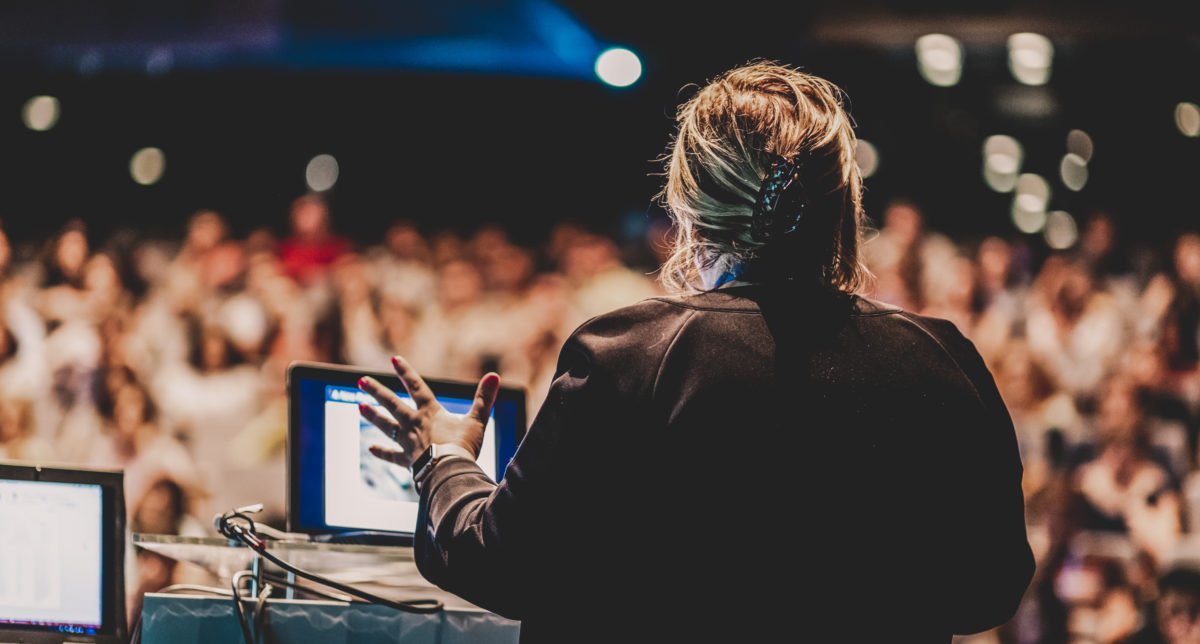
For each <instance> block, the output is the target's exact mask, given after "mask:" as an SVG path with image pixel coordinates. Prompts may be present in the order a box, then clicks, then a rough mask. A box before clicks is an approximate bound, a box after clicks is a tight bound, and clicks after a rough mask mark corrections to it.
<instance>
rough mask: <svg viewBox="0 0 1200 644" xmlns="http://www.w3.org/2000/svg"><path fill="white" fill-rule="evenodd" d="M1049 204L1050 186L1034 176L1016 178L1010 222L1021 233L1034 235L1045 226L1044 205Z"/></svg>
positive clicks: (1026, 175)
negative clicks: (1011, 221)
mask: <svg viewBox="0 0 1200 644" xmlns="http://www.w3.org/2000/svg"><path fill="white" fill-rule="evenodd" d="M1049 202H1050V184H1048V183H1046V180H1045V179H1043V178H1042V177H1040V176H1038V175H1036V174H1023V175H1021V176H1019V177H1017V186H1016V196H1015V197H1014V198H1013V205H1012V220H1013V223H1014V224H1015V225H1016V226H1017V229H1018V230H1020V231H1021V232H1023V233H1036V232H1038V231H1040V230H1041V229H1042V227H1043V226H1045V225H1046V204H1047V203H1049Z"/></svg>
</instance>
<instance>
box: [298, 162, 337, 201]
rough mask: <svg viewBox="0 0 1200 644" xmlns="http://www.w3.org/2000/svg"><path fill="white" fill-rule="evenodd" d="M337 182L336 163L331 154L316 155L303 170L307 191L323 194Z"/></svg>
mask: <svg viewBox="0 0 1200 644" xmlns="http://www.w3.org/2000/svg"><path fill="white" fill-rule="evenodd" d="M337 180H338V162H337V159H335V158H333V155H331V154H318V155H317V156H315V157H313V158H312V159H311V160H310V161H309V162H308V166H307V167H306V168H305V169H304V181H305V183H307V184H308V188H309V190H313V191H316V192H325V191H326V190H329V189H330V188H332V187H333V186H334V184H336V183H337Z"/></svg>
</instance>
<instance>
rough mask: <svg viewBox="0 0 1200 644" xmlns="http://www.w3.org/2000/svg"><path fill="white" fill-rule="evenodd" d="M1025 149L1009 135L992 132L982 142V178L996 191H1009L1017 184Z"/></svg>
mask: <svg viewBox="0 0 1200 644" xmlns="http://www.w3.org/2000/svg"><path fill="white" fill-rule="evenodd" d="M1024 156H1025V150H1024V149H1023V148H1022V147H1021V143H1020V142H1019V141H1017V140H1016V139H1014V138H1012V137H1011V136H1007V135H1004V134H994V135H992V136H989V137H988V138H987V140H985V141H984V142H983V180H984V181H985V182H987V184H988V187H989V188H991V189H992V190H995V191H996V192H1011V191H1012V189H1013V188H1015V187H1016V185H1017V173H1018V172H1020V171H1021V162H1022V160H1023V159H1024Z"/></svg>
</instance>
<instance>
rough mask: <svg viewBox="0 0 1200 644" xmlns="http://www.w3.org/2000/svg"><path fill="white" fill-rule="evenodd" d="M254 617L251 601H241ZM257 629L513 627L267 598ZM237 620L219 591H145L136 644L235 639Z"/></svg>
mask: <svg viewBox="0 0 1200 644" xmlns="http://www.w3.org/2000/svg"><path fill="white" fill-rule="evenodd" d="M244 606H245V607H246V611H247V617H248V618H249V619H250V620H254V618H255V615H254V602H252V601H248V602H244ZM266 611H267V616H266V620H265V624H264V631H265V636H264V637H262V638H261V639H260V640H259V641H261V642H272V643H275V644H301V643H304V644H308V643H311V642H321V643H322V644H343V643H344V644H385V643H386V644H481V643H487V644H492V643H495V644H517V640H518V639H520V626H519V624H518V623H517V622H513V621H510V620H507V619H504V618H503V617H500V616H498V615H496V614H494V613H489V612H487V611H484V610H480V609H462V608H448V609H446V610H444V611H442V612H440V613H432V614H427V615H423V614H417V613H402V612H400V611H397V610H395V609H392V608H388V607H386V606H376V605H373V604H358V603H354V604H348V603H343V602H331V601H307V600H287V599H279V600H270V601H268V602H267V605H266ZM242 639H243V638H242V631H241V626H240V625H239V624H238V618H237V615H236V614H235V613H234V608H233V600H232V599H230V598H225V597H203V596H196V595H177V594H170V595H163V594H156V593H147V594H146V599H145V603H144V605H143V608H142V642H143V644H210V643H215V642H219V643H221V644H225V643H231V644H238V643H240V642H241V641H242Z"/></svg>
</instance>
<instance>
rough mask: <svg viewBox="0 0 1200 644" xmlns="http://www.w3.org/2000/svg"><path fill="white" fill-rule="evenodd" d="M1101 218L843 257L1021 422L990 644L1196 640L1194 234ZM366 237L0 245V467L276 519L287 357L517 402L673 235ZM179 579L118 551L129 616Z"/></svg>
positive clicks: (316, 233)
mask: <svg viewBox="0 0 1200 644" xmlns="http://www.w3.org/2000/svg"><path fill="white" fill-rule="evenodd" d="M1116 224H1117V222H1116V220H1115V219H1114V218H1113V217H1112V216H1110V215H1107V214H1105V213H1097V214H1095V215H1094V216H1092V217H1091V218H1090V219H1088V220H1087V221H1086V223H1085V225H1084V226H1083V230H1082V233H1081V236H1080V240H1079V243H1078V244H1076V246H1075V248H1074V249H1072V250H1069V251H1063V252H1055V253H1048V252H1046V251H1044V250H1043V247H1042V246H1041V245H1040V242H1038V243H1033V242H1031V241H1030V238H1027V237H1013V238H1009V239H1005V238H1000V237H988V238H985V239H976V240H951V239H949V238H947V237H945V236H943V235H941V234H938V233H936V232H933V231H930V230H927V229H926V227H925V226H924V223H923V219H922V216H921V214H920V212H919V210H918V209H917V208H916V207H915V206H913V205H911V204H907V203H900V202H898V203H893V204H892V205H890V206H889V207H888V208H887V209H886V211H885V212H884V213H883V214H882V216H881V217H880V226H879V230H878V234H877V235H876V236H875V238H874V239H873V240H872V241H870V242H869V243H868V245H867V247H866V254H867V261H868V264H869V266H870V268H871V270H872V272H873V273H874V275H875V281H874V284H873V286H872V289H871V291H870V292H869V293H868V295H869V296H871V297H874V298H876V299H879V300H882V301H884V302H887V303H891V304H894V305H897V306H901V307H903V308H905V309H907V310H910V311H914V312H918V313H921V314H923V315H929V316H934V317H939V318H945V319H948V320H951V321H953V322H954V323H955V324H956V325H957V326H958V327H959V329H960V330H961V331H962V332H963V333H964V334H965V335H966V336H967V337H968V338H970V339H971V340H972V341H973V342H974V343H975V345H976V347H977V348H978V349H979V351H980V353H981V354H982V355H983V357H984V359H985V361H986V362H987V364H988V366H989V367H990V368H991V370H992V373H993V374H994V376H995V378H996V381H997V384H998V385H999V388H1000V391H1001V393H1002V395H1003V396H1004V399H1005V401H1006V403H1007V405H1008V407H1009V411H1010V413H1011V415H1012V418H1013V421H1014V425H1015V427H1016V431H1017V438H1018V442H1019V445H1020V448H1021V452H1022V458H1023V461H1024V464H1025V478H1024V488H1025V495H1026V506H1027V515H1028V527H1029V535H1030V541H1031V543H1032V544H1033V546H1034V551H1035V554H1036V556H1037V558H1038V572H1037V575H1036V577H1035V579H1034V582H1033V585H1032V586H1031V587H1030V589H1029V592H1028V593H1027V595H1026V599H1025V601H1024V602H1023V604H1022V607H1021V609H1020V610H1019V611H1018V614H1017V616H1016V618H1014V619H1013V620H1012V621H1011V622H1010V623H1009V624H1007V625H1006V626H1004V627H1002V628H1001V629H998V630H997V631H996V632H994V633H990V634H987V635H986V636H985V637H986V638H987V639H988V640H990V641H1012V642H1067V641H1073V640H1079V641H1093V642H1127V641H1128V642H1134V641H1137V642H1189V641H1197V642H1200V619H1197V615H1198V614H1200V474H1198V472H1200V465H1198V463H1200V454H1198V451H1200V440H1198V437H1200V369H1198V368H1197V362H1198V359H1200V353H1198V344H1200V235H1197V234H1195V233H1191V232H1188V233H1182V234H1179V235H1177V236H1176V237H1175V238H1174V239H1164V240H1159V243H1160V244H1162V248H1161V249H1158V248H1146V249H1138V248H1131V247H1129V246H1128V245H1127V244H1126V243H1124V240H1122V239H1121V238H1120V236H1119V231H1118V228H1117V225H1116ZM379 233H380V235H381V243H378V244H375V245H369V246H357V245H355V244H353V243H352V242H351V241H349V240H347V239H345V238H343V237H340V236H338V235H337V234H335V233H334V232H333V231H332V228H331V221H330V216H329V210H328V207H327V205H326V204H325V202H324V201H323V200H322V199H321V198H320V197H319V196H315V195H307V196H304V197H301V198H299V199H297V200H296V202H295V203H294V204H293V206H292V210H291V232H290V234H289V235H288V236H287V237H285V238H282V239H278V238H276V237H275V236H274V235H272V234H271V233H270V232H269V231H267V230H257V231H255V232H252V233H250V234H249V235H247V236H246V237H245V238H243V239H235V238H233V237H232V236H231V233H230V229H229V226H228V224H227V222H226V221H225V220H224V219H223V217H222V216H221V215H220V214H219V213H216V212H213V211H201V212H198V213H196V214H194V215H193V216H192V218H191V219H190V220H189V223H188V226H187V231H186V234H185V236H184V238H183V240H182V241H178V240H174V241H173V240H151V239H139V238H137V237H136V236H134V235H131V234H118V235H116V236H114V237H113V238H111V239H109V240H106V241H105V242H104V243H103V244H100V245H96V244H95V242H96V240H94V239H91V238H89V236H88V234H87V230H86V228H85V224H84V222H79V221H73V222H71V223H69V224H68V225H67V226H66V227H64V228H63V229H62V230H61V232H60V233H59V234H58V235H56V236H55V237H54V238H53V239H52V240H50V241H49V242H48V243H47V244H46V245H45V246H44V247H37V248H34V247H31V246H28V245H24V246H23V245H21V244H11V245H10V240H9V239H8V238H7V236H5V235H4V233H3V229H2V228H0V460H3V459H12V460H24V461H37V462H43V463H49V462H54V463H67V464H77V465H82V466H88V467H97V468H114V469H123V470H124V471H125V479H126V497H127V512H128V517H129V524H130V528H131V530H132V531H133V532H146V533H156V534H184V535H194V536H202V535H208V534H210V532H211V528H209V527H207V526H206V524H207V523H208V522H207V521H206V520H205V519H206V518H207V517H211V516H212V515H213V513H215V512H220V511H223V510H225V509H228V508H231V507H235V506H239V505H246V504H249V503H255V502H262V503H264V504H265V505H266V508H267V512H266V516H265V517H264V520H266V521H267V522H268V523H273V524H276V525H279V524H280V523H281V522H282V521H281V518H282V515H283V511H284V507H283V504H284V494H285V493H284V485H285V478H286V477H285V471H284V470H285V464H284V458H285V442H286V433H287V404H286V395H285V393H286V392H285V383H284V376H285V370H286V367H287V365H288V363H289V362H291V361H293V360H319V361H327V362H342V363H348V364H354V365H360V366H363V367H364V368H370V369H378V370H386V369H387V368H388V357H389V356H390V355H393V354H396V353H400V354H403V355H405V356H407V357H408V358H409V359H410V360H411V362H412V363H413V364H414V365H417V366H418V368H420V369H421V371H422V372H423V373H425V374H427V375H430V376H437V377H444V378H455V379H462V380H473V379H475V378H478V377H479V376H480V375H481V374H482V373H484V372H486V371H491V370H495V371H497V372H499V373H500V374H501V376H502V378H503V379H504V381H506V382H508V383H512V384H520V385H523V386H525V387H526V388H527V391H528V404H529V408H530V410H531V412H533V411H536V409H537V407H538V406H539V405H540V402H541V400H542V399H543V398H544V396H545V394H546V391H547V390H548V388H549V384H550V380H551V378H552V377H553V371H554V368H555V362H556V358H557V353H558V349H559V347H560V346H561V345H562V343H563V341H564V339H565V338H566V337H567V335H569V334H570V332H571V331H572V330H573V329H574V328H575V327H576V326H577V325H578V324H580V323H581V322H583V321H584V320H586V319H588V318H589V317H591V316H593V315H597V314H599V313H602V312H605V311H608V310H611V309H613V308H616V307H619V306H622V305H625V304H630V303H633V302H636V301H638V300H640V299H643V298H645V297H650V296H654V295H656V294H658V293H659V292H660V289H659V288H658V286H657V285H656V283H655V281H654V275H653V270H654V268H655V267H656V266H657V264H656V261H658V260H660V259H661V257H658V256H656V254H655V253H656V252H660V250H659V249H661V248H663V247H664V245H663V244H662V239H663V236H665V235H667V234H669V230H667V229H666V227H665V226H663V225H661V224H660V222H653V223H652V224H651V225H650V226H648V232H647V237H646V239H645V240H639V244H638V246H637V247H636V248H628V247H625V248H622V247H621V246H619V245H618V244H617V242H615V241H614V240H612V239H610V238H608V237H605V236H601V235H596V234H594V233H592V232H589V231H587V230H585V229H583V228H581V227H579V226H576V225H573V224H567V223H564V224H560V225H558V226H556V227H554V228H553V229H552V230H551V231H550V234H549V235H548V237H547V239H546V240H545V241H544V243H542V244H540V245H539V246H538V247H536V248H529V247H525V246H523V245H520V244H517V243H514V242H513V241H512V240H511V239H510V237H509V235H508V234H507V232H506V231H505V229H504V228H502V227H498V226H486V227H482V228H480V229H478V230H476V231H474V232H473V233H472V234H470V235H465V236H464V235H460V234H457V233H454V232H449V231H439V232H435V233H433V234H430V235H427V234H425V231H423V230H421V228H419V227H418V226H417V225H416V224H414V223H411V222H407V221H399V222H396V223H393V224H392V225H390V227H388V228H387V229H386V230H381V231H379ZM1159 250H1166V251H1169V252H1157V251H1159ZM914 422H919V421H917V420H914ZM816 429H818V428H814V430H816ZM823 429H826V430H828V431H836V428H823ZM947 484H948V485H950V484H953V483H952V482H947ZM188 574H189V573H188V571H187V570H185V569H184V568H182V567H177V566H175V565H174V564H173V563H172V562H170V561H167V560H164V559H161V558H158V557H156V556H152V555H148V554H143V553H139V555H138V556H137V558H136V573H135V574H134V576H133V577H131V578H130V581H129V585H130V590H131V594H132V596H134V597H135V601H134V603H133V606H134V607H135V608H134V609H135V610H136V598H137V597H140V593H141V592H145V591H148V590H154V589H157V588H161V587H163V586H165V585H167V584H169V583H172V582H174V581H179V580H181V579H182V578H186V577H187V575H188Z"/></svg>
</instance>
